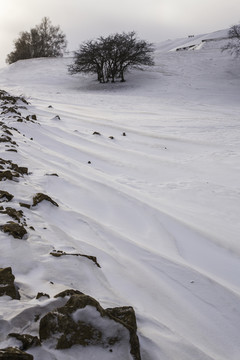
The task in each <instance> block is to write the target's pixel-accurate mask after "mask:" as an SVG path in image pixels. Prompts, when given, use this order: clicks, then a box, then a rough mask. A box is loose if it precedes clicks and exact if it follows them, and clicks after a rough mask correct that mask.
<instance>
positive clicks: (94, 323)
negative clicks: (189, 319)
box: [39, 294, 141, 360]
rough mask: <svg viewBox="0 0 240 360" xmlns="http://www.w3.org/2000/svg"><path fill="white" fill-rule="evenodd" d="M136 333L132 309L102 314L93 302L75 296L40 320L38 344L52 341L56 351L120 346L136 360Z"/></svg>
mask: <svg viewBox="0 0 240 360" xmlns="http://www.w3.org/2000/svg"><path fill="white" fill-rule="evenodd" d="M136 329H137V326H136V318H135V314H134V311H133V309H132V308H130V307H125V308H115V309H107V310H104V309H103V308H102V307H101V305H100V304H99V302H98V301H97V300H95V299H94V298H92V297H90V296H88V295H84V294H78V295H73V296H71V298H70V299H69V300H68V302H67V303H66V305H64V306H63V307H61V308H58V309H56V310H54V311H51V312H49V313H48V314H47V315H45V316H44V317H43V318H42V319H41V321H40V327H39V335H40V340H41V341H45V340H49V339H50V340H52V341H53V342H54V341H55V347H56V349H67V348H70V347H71V346H73V345H82V346H89V345H99V346H102V347H103V348H106V349H109V350H111V351H113V349H114V345H116V344H121V345H122V346H124V347H126V349H129V351H130V353H131V355H132V357H133V359H135V360H140V359H141V357H140V350H139V342H138V337H137V334H136Z"/></svg>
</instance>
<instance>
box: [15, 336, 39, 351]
mask: <svg viewBox="0 0 240 360" xmlns="http://www.w3.org/2000/svg"><path fill="white" fill-rule="evenodd" d="M8 336H10V337H13V338H15V339H17V340H19V341H21V343H22V346H20V350H24V351H25V350H27V349H30V348H31V347H34V346H41V342H40V340H39V338H38V337H37V336H32V335H28V334H17V333H11V334H8Z"/></svg>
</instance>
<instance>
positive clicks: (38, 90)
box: [0, 31, 240, 360]
mask: <svg viewBox="0 0 240 360" xmlns="http://www.w3.org/2000/svg"><path fill="white" fill-rule="evenodd" d="M225 35H226V31H218V32H215V33H213V34H205V35H200V36H195V37H194V38H186V39H177V40H168V41H165V42H163V43H160V44H157V45H156V51H155V66H154V67H152V68H150V69H147V70H146V71H144V72H141V71H132V72H131V73H129V74H128V76H127V77H126V79H127V82H126V83H124V84H121V83H116V84H98V83H97V82H96V81H95V77H94V76H83V75H75V76H70V75H69V74H68V72H67V65H68V64H69V63H71V61H72V59H71V58H63V59H34V60H25V61H19V62H17V63H15V64H12V65H10V66H8V67H5V68H3V69H1V70H0V89H4V90H6V91H8V92H9V93H11V94H13V95H17V96H20V95H21V96H24V98H25V99H26V100H27V101H28V102H30V105H28V106H26V109H22V110H21V113H22V116H23V117H25V118H26V116H27V115H29V114H34V115H36V117H37V120H36V121H33V122H32V121H23V122H18V121H17V120H16V118H14V116H13V114H12V115H11V114H9V113H7V114H2V115H1V119H0V121H3V123H4V124H7V126H8V127H12V128H14V129H15V130H14V129H12V130H11V132H12V134H13V137H12V139H13V140H14V141H15V142H16V143H17V145H18V146H16V145H12V144H10V148H11V147H12V148H13V149H16V150H17V152H15V151H8V152H7V151H6V150H9V148H6V146H5V144H4V143H0V157H1V158H2V159H4V160H11V161H12V162H13V163H17V164H18V165H19V166H24V167H27V168H28V170H29V172H30V174H29V175H24V176H23V177H20V178H19V179H18V181H17V182H15V181H10V180H6V181H2V182H1V183H0V190H4V191H8V192H9V193H11V194H12V195H14V198H13V199H12V200H11V201H10V202H9V203H5V202H3V203H2V204H1V205H3V207H4V208H5V207H6V206H11V207H13V208H15V209H16V210H19V209H22V210H23V211H24V215H25V218H26V223H27V224H28V227H30V226H33V227H34V229H35V230H33V229H29V228H28V235H27V236H26V237H25V240H19V239H14V238H13V237H12V236H10V235H6V234H5V233H3V232H0V253H1V268H5V267H9V266H11V267H12V271H13V274H14V275H15V283H16V284H17V286H18V287H19V293H20V296H21V299H20V300H12V299H10V297H7V296H3V297H0V306H1V317H0V341H1V343H0V348H4V347H7V346H11V345H16V344H17V343H18V342H17V341H16V340H15V339H13V338H9V337H7V335H8V333H13V332H14V333H16V332H19V333H29V334H32V335H38V333H37V331H38V329H37V322H34V321H32V316H33V315H32V314H33V313H34V314H36V313H46V312H48V311H50V310H51V309H53V308H56V307H58V306H60V305H59V300H56V299H55V298H54V296H55V295H56V294H57V293H59V292H60V291H63V290H65V289H76V290H79V291H81V292H83V293H85V294H88V295H90V296H92V297H94V298H95V299H97V300H98V301H99V302H100V304H101V305H102V306H103V307H104V308H109V307H117V306H125V305H127V306H128V305H129V306H132V307H133V308H134V310H135V312H136V317H137V325H138V336H139V341H140V347H141V357H142V360H173V359H174V360H175V359H177V360H193V359H194V360H210V359H211V360H226V359H229V360H238V359H239V353H240V345H239V344H240V242H239V234H240V224H239V217H240V185H239V184H240V182H239V178H240V176H239V175H240V143H239V138H240V137H239V135H240V134H239V129H240V118H239V111H240V102H239V90H240V61H239V59H235V58H233V57H231V56H230V55H229V54H228V53H226V52H223V53H222V52H221V47H222V46H223V44H224V43H225V41H226V40H224V39H222V38H224V37H225ZM214 38H215V39H216V40H214V41H202V40H206V39H214ZM190 45H194V47H193V48H192V49H191V50H182V51H176V49H179V48H187V47H188V46H190ZM34 118H35V117H34ZM30 119H31V117H30ZM94 132H98V133H99V134H100V135H97V134H95V135H94V134H93V133H94ZM49 174H55V175H56V174H57V175H58V176H50V175H49ZM36 193H45V194H47V195H48V196H50V197H51V198H52V199H53V200H54V201H56V202H57V203H58V205H59V207H56V206H54V205H52V204H50V203H48V202H46V201H45V202H43V203H41V204H38V205H37V206H35V207H31V208H30V209H28V208H24V209H23V208H22V207H20V206H19V203H20V202H24V203H27V204H31V202H32V198H33V196H34V194H36ZM9 204H10V205H9ZM7 220H9V217H8V215H7V214H1V221H0V225H3V224H4V223H5V222H6V221H7ZM54 250H59V251H63V252H66V253H71V254H76V253H81V254H86V255H91V256H96V257H97V261H98V263H99V264H100V266H101V268H99V267H97V266H96V264H94V263H93V261H90V260H89V259H88V258H86V257H78V256H61V257H54V256H51V255H49V254H50V253H51V252H52V251H54ZM38 292H42V293H47V294H49V296H50V298H47V297H42V298H40V299H36V295H37V293H38ZM123 351H124V350H123V349H121V348H119V352H117V351H114V352H113V353H110V352H106V351H104V350H103V349H102V350H100V349H98V348H96V347H91V348H90V349H87V348H84V349H83V348H82V347H81V346H74V347H73V348H71V349H68V350H62V351H60V350H54V348H52V347H51V344H44V345H43V346H42V347H33V348H30V349H29V350H28V353H30V354H33V355H34V359H35V360H40V359H44V360H54V359H57V360H62V359H64V360H73V359H74V360H76V359H79V360H83V359H84V360H85V359H88V360H89V359H99V360H100V359H104V360H106V359H115V360H123V358H124V359H127V358H128V357H127V356H129V355H126V354H125V353H124V352H123ZM129 359H130V358H129Z"/></svg>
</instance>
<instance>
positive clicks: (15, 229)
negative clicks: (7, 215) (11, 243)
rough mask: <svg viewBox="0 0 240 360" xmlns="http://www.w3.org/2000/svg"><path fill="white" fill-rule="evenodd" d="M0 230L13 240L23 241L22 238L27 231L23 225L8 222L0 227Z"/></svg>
mask: <svg viewBox="0 0 240 360" xmlns="http://www.w3.org/2000/svg"><path fill="white" fill-rule="evenodd" d="M0 230H1V231H3V232H5V233H8V234H9V235H12V236H13V237H14V238H15V239H23V237H24V236H25V235H26V234H27V231H26V229H25V227H24V226H23V225H20V224H18V223H15V222H13V221H9V222H7V223H6V224H4V225H1V226H0Z"/></svg>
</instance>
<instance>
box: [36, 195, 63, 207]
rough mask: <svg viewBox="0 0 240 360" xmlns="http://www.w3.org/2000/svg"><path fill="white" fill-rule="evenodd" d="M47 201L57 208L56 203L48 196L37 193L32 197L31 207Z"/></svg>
mask: <svg viewBox="0 0 240 360" xmlns="http://www.w3.org/2000/svg"><path fill="white" fill-rule="evenodd" d="M44 200H46V201H49V202H50V203H51V204H53V205H54V206H58V204H57V203H56V201H54V200H53V199H52V198H50V196H48V195H46V194H43V193H37V194H36V195H35V196H34V197H33V206H36V205H37V204H39V203H40V202H42V201H44Z"/></svg>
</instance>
